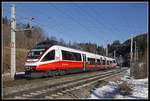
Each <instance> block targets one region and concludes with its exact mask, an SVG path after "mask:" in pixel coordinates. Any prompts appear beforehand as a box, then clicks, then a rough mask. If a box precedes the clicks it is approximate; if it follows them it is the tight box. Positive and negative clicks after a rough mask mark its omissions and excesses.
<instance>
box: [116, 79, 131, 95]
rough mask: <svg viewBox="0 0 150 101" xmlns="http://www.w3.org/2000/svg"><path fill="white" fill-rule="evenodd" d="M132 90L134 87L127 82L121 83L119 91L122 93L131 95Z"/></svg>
mask: <svg viewBox="0 0 150 101" xmlns="http://www.w3.org/2000/svg"><path fill="white" fill-rule="evenodd" d="M131 91H132V89H131V87H130V86H129V85H128V83H127V82H125V81H124V82H123V83H121V84H119V92H120V94H122V95H130V94H131Z"/></svg>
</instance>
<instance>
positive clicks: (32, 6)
mask: <svg viewBox="0 0 150 101" xmlns="http://www.w3.org/2000/svg"><path fill="white" fill-rule="evenodd" d="M15 7H16V17H17V22H23V23H27V19H26V18H29V17H34V18H35V19H34V20H33V22H32V24H33V25H38V26H40V27H41V28H42V29H43V30H44V32H45V33H46V35H48V36H55V37H56V38H57V39H60V38H62V39H64V40H65V41H66V42H69V40H70V41H71V42H74V41H76V42H92V43H97V44H98V45H104V46H105V45H106V42H107V41H108V43H111V42H113V41H114V40H120V42H124V41H125V40H127V39H129V37H130V36H131V34H133V35H134V36H135V35H139V34H142V33H145V32H148V4H147V2H141V3H138V2H134V3H131V2H126V3H121V2H120V3H117V2H110V3H108V2H107V3H102V2H99V3H86V2H85V3H71V2H70V3H50V2H47V3H44V2H43V3H42V2H40V3H34V2H33V3H31V2H30V3H27V2H26V3H19V2H18V3H15ZM2 16H8V18H10V3H5V2H3V3H2Z"/></svg>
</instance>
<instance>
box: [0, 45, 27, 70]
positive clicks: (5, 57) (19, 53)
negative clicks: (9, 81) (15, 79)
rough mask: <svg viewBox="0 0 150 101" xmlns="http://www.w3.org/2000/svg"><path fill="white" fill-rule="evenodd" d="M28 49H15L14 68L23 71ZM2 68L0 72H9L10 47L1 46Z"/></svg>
mask: <svg viewBox="0 0 150 101" xmlns="http://www.w3.org/2000/svg"><path fill="white" fill-rule="evenodd" d="M27 52H28V50H26V49H16V70H17V71H24V63H25V60H26V55H27ZM2 62H3V66H2V67H3V68H2V73H10V48H8V47H3V53H2Z"/></svg>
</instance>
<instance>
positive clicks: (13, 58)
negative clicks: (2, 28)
mask: <svg viewBox="0 0 150 101" xmlns="http://www.w3.org/2000/svg"><path fill="white" fill-rule="evenodd" d="M15 33H16V18H15V5H14V4H12V5H11V43H10V46H11V78H12V79H13V80H14V76H15V73H16V45H15Z"/></svg>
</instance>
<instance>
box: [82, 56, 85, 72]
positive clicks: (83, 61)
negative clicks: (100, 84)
mask: <svg viewBox="0 0 150 101" xmlns="http://www.w3.org/2000/svg"><path fill="white" fill-rule="evenodd" d="M82 56H83V71H85V70H86V55H85V54H82Z"/></svg>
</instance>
